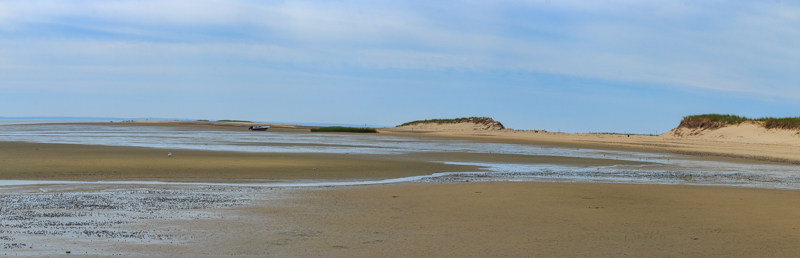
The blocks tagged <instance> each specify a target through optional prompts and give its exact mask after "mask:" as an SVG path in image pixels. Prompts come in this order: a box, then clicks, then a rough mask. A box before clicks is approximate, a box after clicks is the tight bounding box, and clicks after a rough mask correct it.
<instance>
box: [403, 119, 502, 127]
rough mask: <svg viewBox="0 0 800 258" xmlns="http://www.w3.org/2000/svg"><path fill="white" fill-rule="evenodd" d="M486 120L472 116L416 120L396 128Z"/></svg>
mask: <svg viewBox="0 0 800 258" xmlns="http://www.w3.org/2000/svg"><path fill="white" fill-rule="evenodd" d="M487 119H491V118H488V117H475V116H473V117H461V118H454V119H427V120H416V121H411V122H408V123H403V124H401V125H398V126H397V127H400V126H409V125H418V124H457V123H467V122H473V121H483V120H487Z"/></svg>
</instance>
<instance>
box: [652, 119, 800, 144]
mask: <svg viewBox="0 0 800 258" xmlns="http://www.w3.org/2000/svg"><path fill="white" fill-rule="evenodd" d="M662 136H665V137H678V138H684V139H695V140H703V141H718V142H740V143H756V144H779V145H795V146H798V145H800V131H798V130H786V129H767V128H764V127H763V126H762V125H760V124H759V123H758V122H744V123H741V124H737V125H728V126H725V127H722V128H719V129H704V128H684V127H677V128H675V129H672V130H671V131H669V132H667V133H665V134H663V135H662Z"/></svg>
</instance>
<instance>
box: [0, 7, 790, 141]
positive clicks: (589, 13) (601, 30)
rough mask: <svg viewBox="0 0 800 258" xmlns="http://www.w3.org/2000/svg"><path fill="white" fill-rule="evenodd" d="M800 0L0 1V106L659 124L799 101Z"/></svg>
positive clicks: (373, 121) (79, 113)
mask: <svg viewBox="0 0 800 258" xmlns="http://www.w3.org/2000/svg"><path fill="white" fill-rule="evenodd" d="M798 46H800V2H799V1H796V0H792V1H790V0H777V1H776V0H769V1H715V0H708V1H647V0H610V1H585V0H584V1H578V0H576V1H571V0H534V1H504V0H498V1H472V0H464V1H447V0H445V1H416V0H410V1H380V0H373V1H302V0H297V1H295V0H267V1H249V0H226V1H215V0H212V1H205V0H191V1H188V0H187V1H183V0H159V1H150V0H119V1H117V0H103V1H90V0H86V1H83V0H77V1H72V0H57V1H48V0H43V1H36V0H19V1H18V0H4V1H0V117H31V116H69V117H123V118H124V117H131V118H133V117H161V118H184V119H211V120H217V119H241V120H252V121H272V122H277V121H280V122H301V123H302V122H305V123H344V124H370V125H387V126H393V125H397V124H400V123H403V122H407V121H411V120H418V119H431V118H455V117H469V116H488V117H492V118H494V119H495V120H498V121H500V122H502V123H503V124H505V125H506V126H507V127H510V128H514V129H543V130H548V131H562V132H634V133H663V132H665V131H667V130H670V129H672V128H674V127H675V126H677V125H678V123H679V122H680V120H681V118H682V117H683V116H687V115H693V114H704V113H723V114H736V115H744V116H748V117H764V116H773V117H784V116H800V104H799V103H800V47H798Z"/></svg>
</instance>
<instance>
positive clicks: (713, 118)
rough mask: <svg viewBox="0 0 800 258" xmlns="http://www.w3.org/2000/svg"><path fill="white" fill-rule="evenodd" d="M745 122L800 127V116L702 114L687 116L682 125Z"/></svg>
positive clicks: (774, 127)
mask: <svg viewBox="0 0 800 258" xmlns="http://www.w3.org/2000/svg"><path fill="white" fill-rule="evenodd" d="M743 122H761V126H763V127H764V128H767V129H790V130H794V129H800V117H780V118H778V117H761V118H748V117H744V116H737V115H730V114H727V115H723V114H702V115H692V116H685V117H683V120H682V121H681V126H682V127H689V128H719V127H723V126H726V125H734V124H741V123H743Z"/></svg>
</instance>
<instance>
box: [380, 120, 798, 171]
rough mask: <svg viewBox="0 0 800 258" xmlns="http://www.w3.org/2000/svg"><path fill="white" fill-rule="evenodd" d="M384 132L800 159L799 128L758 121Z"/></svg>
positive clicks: (384, 131)
mask: <svg viewBox="0 0 800 258" xmlns="http://www.w3.org/2000/svg"><path fill="white" fill-rule="evenodd" d="M379 131H380V132H381V133H382V134H384V135H395V136H407V137H437V138H445V139H462V140H472V141H484V142H503V143H519V144H538V145H545V146H554V147H572V148H590V149H608V150H624V151H643V152H656V153H658V152H666V153H675V154H685V155H692V156H696V157H698V159H703V160H721V161H734V160H739V161H743V160H747V161H764V162H777V163H788V164H800V134H798V131H795V130H775V129H773V130H767V129H764V128H756V127H755V126H748V125H742V126H731V127H726V128H722V129H720V130H717V131H707V132H703V133H702V134H700V135H695V136H689V135H688V134H687V135H685V136H675V135H673V133H672V132H668V133H664V134H662V135H659V136H648V135H615V134H567V133H554V132H544V131H533V130H531V131H515V130H509V129H506V130H482V129H480V128H475V127H474V126H473V125H469V124H464V125H460V129H459V125H447V126H442V127H432V126H428V127H426V129H424V130H420V129H418V128H414V129H413V130H412V127H408V126H407V127H391V128H380V129H379ZM740 136H741V137H740Z"/></svg>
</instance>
